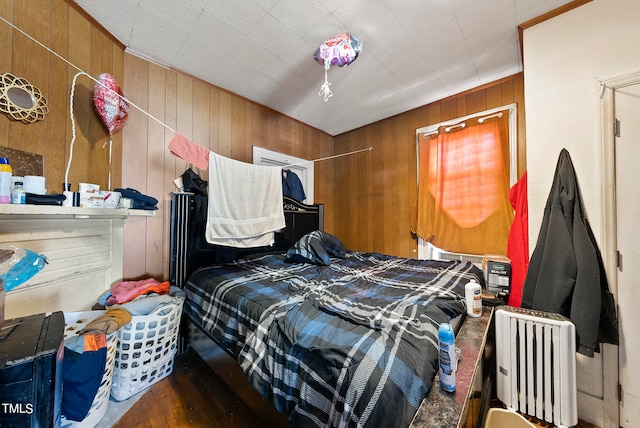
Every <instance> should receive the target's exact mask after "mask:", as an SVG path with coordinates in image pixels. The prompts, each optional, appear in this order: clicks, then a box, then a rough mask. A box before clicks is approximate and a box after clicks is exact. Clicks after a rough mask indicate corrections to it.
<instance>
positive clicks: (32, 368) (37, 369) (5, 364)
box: [0, 312, 65, 428]
mask: <svg viewBox="0 0 640 428" xmlns="http://www.w3.org/2000/svg"><path fill="white" fill-rule="evenodd" d="M64 328H65V323H64V314H63V313H62V312H53V313H52V314H37V315H31V316H27V317H22V318H15V319H11V320H6V321H5V323H4V325H3V326H2V330H1V331H0V427H12V428H13V427H57V426H59V425H60V420H61V409H60V403H61V399H62V358H63V352H64Z"/></svg>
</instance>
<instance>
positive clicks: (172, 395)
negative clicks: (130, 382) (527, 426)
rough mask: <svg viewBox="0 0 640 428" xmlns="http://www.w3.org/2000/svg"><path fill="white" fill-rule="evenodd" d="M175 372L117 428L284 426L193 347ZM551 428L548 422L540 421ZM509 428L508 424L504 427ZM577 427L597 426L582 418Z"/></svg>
mask: <svg viewBox="0 0 640 428" xmlns="http://www.w3.org/2000/svg"><path fill="white" fill-rule="evenodd" d="M175 358H176V359H175V362H174V366H173V373H172V374H171V375H170V376H168V377H166V378H165V379H162V380H160V381H159V382H158V383H156V384H154V385H152V386H151V387H150V388H149V390H148V391H147V392H146V393H145V394H144V395H143V396H142V397H141V398H140V400H139V401H138V402H137V403H136V404H134V406H133V407H132V409H131V410H129V412H128V413H127V414H125V415H124V416H123V417H122V418H121V419H120V420H119V421H118V422H117V423H116V424H115V425H114V427H116V428H145V427H149V428H165V427H166V428H176V427H207V428H229V427H233V428H281V427H282V426H283V425H282V424H275V425H274V424H273V423H267V422H265V420H264V417H262V416H261V415H257V414H256V413H254V412H253V411H252V410H251V408H250V407H249V406H247V405H246V404H245V403H244V402H243V401H242V400H241V399H240V397H239V396H238V395H236V394H235V393H234V392H233V391H232V390H231V389H230V388H229V387H227V386H226V384H225V383H224V381H223V380H222V379H221V378H220V377H219V376H218V375H217V374H216V373H215V372H214V371H213V370H212V369H211V368H210V367H209V365H208V364H207V363H206V362H205V361H204V360H203V359H202V358H200V356H199V355H198V354H197V353H196V352H195V351H193V350H191V349H189V350H188V351H187V352H185V353H183V354H179V355H176V357H175ZM538 426H540V427H545V428H548V427H550V426H549V425H546V424H538ZM505 428H506V427H505ZM576 428H598V427H597V426H595V425H591V424H588V423H586V422H584V421H580V422H579V424H578V425H577V426H576Z"/></svg>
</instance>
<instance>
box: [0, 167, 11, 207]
mask: <svg viewBox="0 0 640 428" xmlns="http://www.w3.org/2000/svg"><path fill="white" fill-rule="evenodd" d="M12 176H13V170H12V169H11V164H10V163H9V159H7V158H0V204H10V203H11V184H12V183H11V177H12Z"/></svg>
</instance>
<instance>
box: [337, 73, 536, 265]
mask: <svg viewBox="0 0 640 428" xmlns="http://www.w3.org/2000/svg"><path fill="white" fill-rule="evenodd" d="M511 103H516V104H517V111H518V120H517V127H518V129H517V132H518V177H520V176H521V175H522V174H523V173H524V170H525V165H526V159H525V120H524V118H525V112H524V78H523V75H522V73H519V74H517V75H514V76H512V77H509V78H506V79H502V80H500V81H498V82H494V83H492V84H488V85H485V86H483V87H480V88H477V89H474V90H472V91H469V92H466V93H463V94H460V95H458V96H454V97H450V98H447V99H444V100H441V101H438V102H434V103H431V104H428V105H425V106H422V107H419V108H416V109H414V110H411V111H409V112H406V113H403V114H400V115H397V116H394V117H392V118H389V119H385V120H382V121H379V122H376V123H373V124H371V125H367V126H364V127H362V128H359V129H356V130H354V131H351V132H347V133H344V134H341V135H338V136H336V137H335V139H334V144H335V150H336V153H346V152H349V151H352V150H357V149H363V148H367V147H373V150H372V151H370V152H365V153H364V154H358V155H354V156H345V157H341V158H338V159H336V160H334V161H333V162H334V165H335V167H334V168H335V169H334V183H335V184H334V187H335V195H334V199H333V206H334V212H333V213H332V214H333V217H334V227H333V230H334V233H335V234H336V236H338V237H339V238H340V239H341V240H342V241H343V242H344V244H345V246H346V247H347V248H349V249H353V250H360V251H375V252H381V253H387V254H392V255H397V256H404V257H417V248H418V247H417V240H416V239H415V238H414V237H413V236H412V235H411V233H410V225H411V219H412V216H413V212H414V209H415V204H416V194H417V188H416V171H417V168H416V165H417V160H416V136H415V133H416V130H417V129H418V128H422V127H424V126H428V125H433V124H436V123H439V122H442V121H445V120H450V119H455V118H456V117H462V116H466V115H470V114H473V113H477V112H480V111H483V110H486V109H490V108H494V107H500V106H503V105H507V104H511Z"/></svg>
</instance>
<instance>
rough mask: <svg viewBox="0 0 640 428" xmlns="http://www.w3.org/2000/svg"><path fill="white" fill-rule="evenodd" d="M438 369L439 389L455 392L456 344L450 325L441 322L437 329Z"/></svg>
mask: <svg viewBox="0 0 640 428" xmlns="http://www.w3.org/2000/svg"><path fill="white" fill-rule="evenodd" d="M438 367H439V375H440V388H441V389H442V390H443V391H446V392H454V391H455V390H456V343H455V336H454V334H453V328H452V327H451V324H449V323H447V322H443V323H442V324H440V327H439V328H438Z"/></svg>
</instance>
